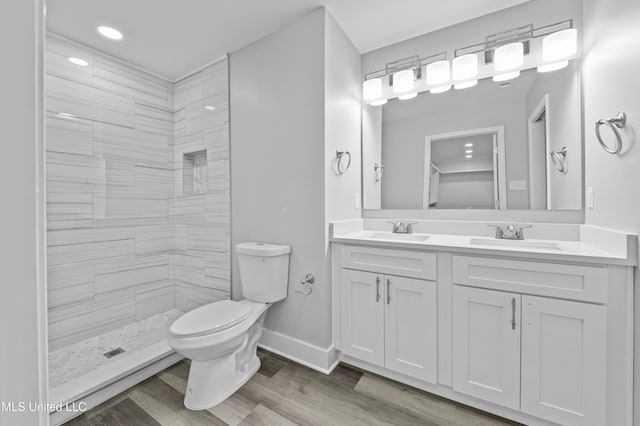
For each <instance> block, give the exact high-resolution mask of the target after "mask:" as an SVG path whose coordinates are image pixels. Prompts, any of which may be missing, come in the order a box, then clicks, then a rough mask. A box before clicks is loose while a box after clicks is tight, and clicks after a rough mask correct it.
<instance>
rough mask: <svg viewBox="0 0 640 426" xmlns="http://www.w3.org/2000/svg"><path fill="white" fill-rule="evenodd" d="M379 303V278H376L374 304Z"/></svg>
mask: <svg viewBox="0 0 640 426" xmlns="http://www.w3.org/2000/svg"><path fill="white" fill-rule="evenodd" d="M379 301H380V277H376V303H378V302H379Z"/></svg>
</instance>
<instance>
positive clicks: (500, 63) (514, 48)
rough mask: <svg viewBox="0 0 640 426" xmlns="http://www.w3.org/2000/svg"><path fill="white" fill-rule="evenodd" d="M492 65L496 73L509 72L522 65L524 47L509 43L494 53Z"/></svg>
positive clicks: (520, 44) (519, 44)
mask: <svg viewBox="0 0 640 426" xmlns="http://www.w3.org/2000/svg"><path fill="white" fill-rule="evenodd" d="M493 63H494V67H495V69H496V71H509V70H513V69H516V68H518V67H519V66H521V65H522V64H523V63H524V45H523V44H522V43H520V42H518V43H509V44H505V45H504V46H500V47H498V48H497V49H496V50H495V51H494V58H493Z"/></svg>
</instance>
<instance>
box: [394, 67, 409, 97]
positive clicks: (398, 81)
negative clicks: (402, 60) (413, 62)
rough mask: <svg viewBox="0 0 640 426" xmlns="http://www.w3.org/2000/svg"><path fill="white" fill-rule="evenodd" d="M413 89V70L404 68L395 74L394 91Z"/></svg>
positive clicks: (401, 91) (400, 91)
mask: <svg viewBox="0 0 640 426" xmlns="http://www.w3.org/2000/svg"><path fill="white" fill-rule="evenodd" d="M410 90H413V70H402V71H398V72H397V73H395V74H393V93H403V92H408V91H410Z"/></svg>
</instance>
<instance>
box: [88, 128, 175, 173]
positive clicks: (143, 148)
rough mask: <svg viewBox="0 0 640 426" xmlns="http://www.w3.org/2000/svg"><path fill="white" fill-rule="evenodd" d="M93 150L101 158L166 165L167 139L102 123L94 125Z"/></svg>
mask: <svg viewBox="0 0 640 426" xmlns="http://www.w3.org/2000/svg"><path fill="white" fill-rule="evenodd" d="M94 150H95V151H96V153H97V154H98V155H100V156H102V157H103V158H115V159H122V158H126V159H128V160H134V161H136V162H139V163H144V164H153V163H160V164H166V163H167V162H168V161H169V137H165V136H161V135H158V134H155V133H147V132H141V131H136V130H134V129H127V128H125V127H121V126H114V125H110V124H104V123H95V124H94Z"/></svg>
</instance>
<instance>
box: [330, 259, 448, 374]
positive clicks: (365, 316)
mask: <svg viewBox="0 0 640 426" xmlns="http://www.w3.org/2000/svg"><path fill="white" fill-rule="evenodd" d="M408 253H409V252H404V255H403V252H401V251H394V250H384V249H369V248H365V247H343V268H342V270H341V285H340V288H341V318H342V325H341V331H342V333H341V335H342V345H341V346H342V352H343V353H344V354H345V355H349V356H352V357H354V358H357V359H360V360H363V361H366V362H369V363H371V364H374V365H377V366H380V367H385V368H388V369H389V370H392V371H396V372H399V373H402V374H405V375H407V376H410V377H414V378H416V379H419V380H422V381H425V382H428V383H436V379H437V331H436V329H437V325H436V321H437V319H436V285H435V282H433V281H432V280H426V279H418V278H414V277H415V276H419V277H420V278H429V277H435V270H434V268H435V255H434V254H432V253H412V254H410V255H409V257H407V254H408ZM344 266H349V267H351V268H353V267H357V268H359V269H350V268H346V267H344ZM362 269H365V270H362ZM389 271H393V272H396V273H403V271H404V273H405V274H406V275H409V276H397V275H391V274H389V273H385V272H389Z"/></svg>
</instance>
